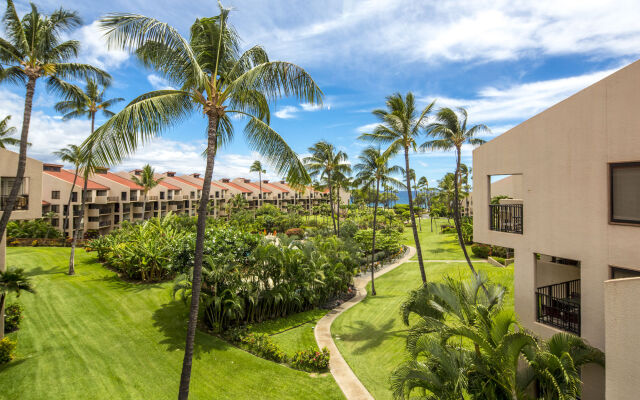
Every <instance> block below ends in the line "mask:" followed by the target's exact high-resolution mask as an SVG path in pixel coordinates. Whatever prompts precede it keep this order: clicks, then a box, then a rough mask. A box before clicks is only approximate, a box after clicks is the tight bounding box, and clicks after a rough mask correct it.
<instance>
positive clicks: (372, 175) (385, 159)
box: [354, 147, 403, 296]
mask: <svg viewBox="0 0 640 400" xmlns="http://www.w3.org/2000/svg"><path fill="white" fill-rule="evenodd" d="M358 159H359V160H360V162H359V163H357V164H356V165H355V166H354V169H355V171H356V172H357V173H356V182H357V183H359V184H364V185H366V186H369V185H372V184H373V182H375V199H374V201H373V236H372V240H371V295H372V296H375V295H376V287H375V282H374V272H375V268H374V265H375V255H376V228H377V226H376V219H377V216H378V203H379V202H380V183H382V184H383V185H385V186H386V185H389V186H395V187H402V186H403V185H402V182H400V181H398V180H396V179H395V178H393V177H392V176H391V174H397V173H399V172H400V167H398V166H396V165H394V166H392V167H389V156H388V155H385V154H382V153H380V149H376V148H374V147H367V148H366V149H364V150H363V151H362V153H361V154H360V156H358Z"/></svg>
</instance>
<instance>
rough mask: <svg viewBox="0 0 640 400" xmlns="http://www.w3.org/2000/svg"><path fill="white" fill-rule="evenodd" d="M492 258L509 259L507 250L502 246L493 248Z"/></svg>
mask: <svg viewBox="0 0 640 400" xmlns="http://www.w3.org/2000/svg"><path fill="white" fill-rule="evenodd" d="M491 256H492V257H493V258H494V259H495V258H496V257H502V258H507V248H506V247H502V246H491Z"/></svg>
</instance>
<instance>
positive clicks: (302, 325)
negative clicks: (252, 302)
mask: <svg viewBox="0 0 640 400" xmlns="http://www.w3.org/2000/svg"><path fill="white" fill-rule="evenodd" d="M328 312H329V310H321V309H316V310H309V311H305V312H301V313H298V314H294V315H291V316H288V317H285V318H280V319H277V320H273V321H266V322H263V323H261V324H256V325H254V326H251V327H250V328H249V330H250V331H251V332H258V333H266V334H268V335H271V339H272V340H273V341H274V342H275V343H276V344H278V346H280V348H281V349H282V351H284V352H285V354H287V355H288V356H293V354H295V353H296V352H297V351H300V350H307V349H309V348H310V347H311V348H314V349H316V350H317V349H318V344H317V343H316V337H315V335H314V331H313V329H314V327H315V326H316V323H317V322H318V320H319V319H320V318H322V317H324V315H325V314H326V313H328Z"/></svg>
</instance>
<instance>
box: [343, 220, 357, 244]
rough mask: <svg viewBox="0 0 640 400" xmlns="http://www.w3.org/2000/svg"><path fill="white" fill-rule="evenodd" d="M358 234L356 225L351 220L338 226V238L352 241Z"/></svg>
mask: <svg viewBox="0 0 640 400" xmlns="http://www.w3.org/2000/svg"><path fill="white" fill-rule="evenodd" d="M356 233H358V224H356V223H355V222H353V221H351V220H346V221H344V222H343V223H341V224H340V237H341V238H348V239H352V238H353V237H354V236H355V235H356Z"/></svg>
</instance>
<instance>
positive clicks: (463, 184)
mask: <svg viewBox="0 0 640 400" xmlns="http://www.w3.org/2000/svg"><path fill="white" fill-rule="evenodd" d="M469 175H471V168H469V167H467V164H463V163H461V164H460V176H459V177H458V178H459V180H460V183H459V188H460V191H461V193H462V196H463V197H464V200H465V211H466V215H467V216H469V191H470V190H471V186H470V185H469ZM460 203H462V200H460Z"/></svg>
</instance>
